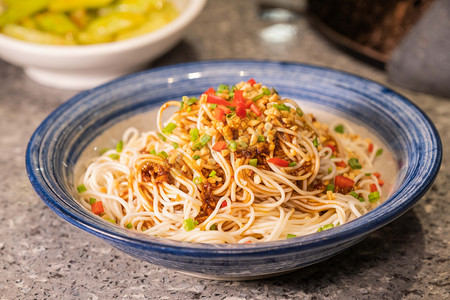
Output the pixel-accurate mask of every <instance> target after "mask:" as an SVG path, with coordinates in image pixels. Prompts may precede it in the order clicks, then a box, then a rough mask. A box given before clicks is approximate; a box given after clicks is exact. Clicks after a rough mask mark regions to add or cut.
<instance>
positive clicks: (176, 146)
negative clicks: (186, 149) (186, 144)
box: [172, 142, 180, 149]
mask: <svg viewBox="0 0 450 300" xmlns="http://www.w3.org/2000/svg"><path fill="white" fill-rule="evenodd" d="M172 146H173V149H177V148H178V147H180V145H178V143H177V142H173V143H172Z"/></svg>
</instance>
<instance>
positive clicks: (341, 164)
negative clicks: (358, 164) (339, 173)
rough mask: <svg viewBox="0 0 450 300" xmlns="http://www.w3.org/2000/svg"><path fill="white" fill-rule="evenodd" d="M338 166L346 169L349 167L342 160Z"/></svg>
mask: <svg viewBox="0 0 450 300" xmlns="http://www.w3.org/2000/svg"><path fill="white" fill-rule="evenodd" d="M336 166H338V167H341V168H345V167H346V166H347V165H346V164H345V162H344V161H343V160H342V161H340V162H337V163H336Z"/></svg>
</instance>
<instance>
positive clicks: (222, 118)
mask: <svg viewBox="0 0 450 300" xmlns="http://www.w3.org/2000/svg"><path fill="white" fill-rule="evenodd" d="M214 118H216V119H217V120H219V121H221V122H224V123H225V113H224V112H223V110H221V109H220V108H218V107H216V108H215V109H214Z"/></svg>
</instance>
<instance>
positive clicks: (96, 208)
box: [91, 201, 104, 215]
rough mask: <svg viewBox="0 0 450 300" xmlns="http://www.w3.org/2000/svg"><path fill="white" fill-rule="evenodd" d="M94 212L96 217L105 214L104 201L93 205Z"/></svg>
mask: <svg viewBox="0 0 450 300" xmlns="http://www.w3.org/2000/svg"><path fill="white" fill-rule="evenodd" d="M91 208H92V212H93V213H94V214H96V215H98V214H101V213H102V212H104V209H103V203H102V201H96V202H94V203H92V204H91Z"/></svg>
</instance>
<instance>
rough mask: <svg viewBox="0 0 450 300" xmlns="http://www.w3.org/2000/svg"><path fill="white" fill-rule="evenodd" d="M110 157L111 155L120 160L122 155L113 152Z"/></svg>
mask: <svg viewBox="0 0 450 300" xmlns="http://www.w3.org/2000/svg"><path fill="white" fill-rule="evenodd" d="M109 157H111V158H112V159H114V160H118V159H119V158H120V155H119V154H117V153H113V154H110V155H109Z"/></svg>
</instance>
